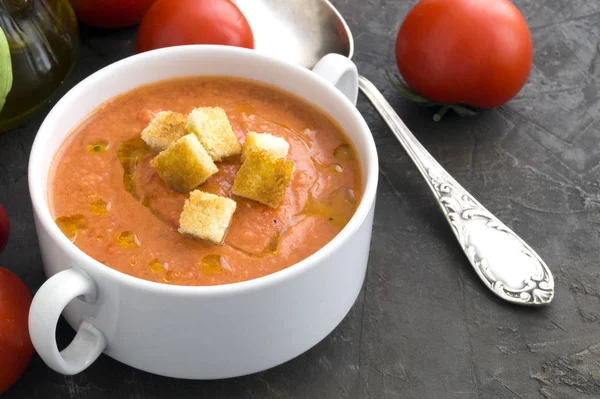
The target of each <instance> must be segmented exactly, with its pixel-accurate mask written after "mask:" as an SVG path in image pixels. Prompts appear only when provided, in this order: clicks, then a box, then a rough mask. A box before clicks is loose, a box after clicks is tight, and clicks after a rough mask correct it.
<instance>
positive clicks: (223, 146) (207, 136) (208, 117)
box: [185, 107, 242, 162]
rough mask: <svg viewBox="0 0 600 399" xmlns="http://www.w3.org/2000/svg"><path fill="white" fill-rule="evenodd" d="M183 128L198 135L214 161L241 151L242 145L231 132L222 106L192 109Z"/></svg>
mask: <svg viewBox="0 0 600 399" xmlns="http://www.w3.org/2000/svg"><path fill="white" fill-rule="evenodd" d="M185 128H186V129H187V131H188V132H189V133H194V134H195V135H196V136H197V137H198V140H200V143H201V144H202V146H203V147H204V148H205V149H206V151H207V152H208V154H209V155H210V156H211V158H212V159H213V161H215V162H218V161H221V160H223V159H224V158H227V157H230V156H232V155H237V154H239V153H240V152H242V145H241V144H240V142H239V141H238V139H237V137H236V136H235V133H233V129H232V128H231V124H230V123H229V119H227V114H226V113H225V111H223V109H222V108H219V107H214V108H212V107H203V108H196V109H194V110H193V111H192V112H191V113H190V114H189V116H188V120H187V124H186V126H185Z"/></svg>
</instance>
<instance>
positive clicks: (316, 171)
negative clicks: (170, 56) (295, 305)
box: [49, 76, 362, 285]
mask: <svg viewBox="0 0 600 399" xmlns="http://www.w3.org/2000/svg"><path fill="white" fill-rule="evenodd" d="M50 182H51V184H50V185H49V198H50V208H51V212H52V214H53V217H54V218H55V220H56V223H57V225H58V226H59V227H60V229H61V230H62V232H63V233H64V234H65V235H66V236H67V237H68V238H69V239H70V240H71V241H72V242H73V243H74V244H75V245H76V246H77V247H79V248H80V249H81V250H82V251H84V252H85V253H87V254H88V255H89V256H91V257H93V258H94V259H96V260H98V261H99V262H101V263H103V264H105V265H107V266H109V267H111V268H113V269H115V270H118V271H120V272H123V273H126V274H129V275H132V276H135V277H138V278H142V279H146V280H150V281H156V282H161V283H168V284H177V285H217V284H227V283H234V282H239V281H244V280H250V279H254V278H257V277H261V276H265V275H268V274H270V273H274V272H276V271H278V270H281V269H284V268H286V267H289V266H291V265H293V264H295V263H297V262H299V261H301V260H303V259H305V258H307V257H308V256H310V255H311V254H313V253H315V252H316V251H317V250H319V249H320V248H322V247H323V246H324V245H325V244H327V243H328V242H329V241H330V240H331V239H333V238H334V237H335V236H336V234H338V233H339V232H340V231H341V230H342V228H343V227H344V226H345V225H346V224H347V223H348V221H349V220H350V218H351V217H352V215H353V213H354V211H355V209H356V207H357V205H358V203H359V200H360V196H361V190H362V181H361V170H360V165H359V162H358V160H357V159H356V158H355V151H354V149H353V147H352V144H351V142H350V140H349V139H348V138H347V137H346V136H345V134H344V133H343V131H342V130H341V128H340V127H339V126H338V125H337V124H336V123H335V122H334V121H333V120H332V119H331V118H330V117H329V116H328V115H327V114H325V113H324V112H323V111H321V110H319V109H317V108H316V107H315V106H313V105H311V104H309V103H308V102H306V101H304V100H302V99H300V98H298V97H296V96H294V95H292V94H290V93H286V92H284V91H282V90H281V89H278V88H276V87H272V86H269V85H266V84H263V83H258V82H254V81H250V80H246V79H238V78H232V77H219V76H209V77H186V78H177V79H171V80H165V81H161V82H158V83H153V84H150V85H146V86H142V87H139V88H136V89H134V90H132V91H129V92H127V93H125V94H122V95H119V96H117V97H115V98H113V99H111V100H110V101H108V102H106V103H104V104H102V105H101V106H99V107H98V108H97V109H96V110H95V111H94V112H93V113H92V114H91V115H90V116H89V117H88V118H87V119H86V120H85V121H84V122H83V123H82V124H81V125H80V126H79V127H78V128H77V129H75V131H74V132H73V133H72V134H71V135H70V136H69V137H68V138H67V139H66V140H65V142H64V143H63V145H62V147H61V149H60V151H59V152H58V153H57V155H56V157H55V159H54V161H53V166H52V169H51V175H50Z"/></svg>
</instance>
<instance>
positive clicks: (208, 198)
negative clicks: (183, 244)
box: [179, 190, 236, 244]
mask: <svg viewBox="0 0 600 399" xmlns="http://www.w3.org/2000/svg"><path fill="white" fill-rule="evenodd" d="M235 207H236V203H235V201H234V200H232V199H229V198H225V197H220V196H218V195H215V194H210V193H205V192H203V191H200V190H194V191H192V192H191V193H190V198H188V199H187V200H185V204H184V205H183V212H181V215H180V216H179V232H180V233H181V234H185V235H187V236H191V237H195V238H200V239H203V240H207V241H210V242H212V243H214V244H222V243H223V239H224V238H225V233H227V229H228V228H229V225H230V224H231V218H232V217H233V213H234V212H235Z"/></svg>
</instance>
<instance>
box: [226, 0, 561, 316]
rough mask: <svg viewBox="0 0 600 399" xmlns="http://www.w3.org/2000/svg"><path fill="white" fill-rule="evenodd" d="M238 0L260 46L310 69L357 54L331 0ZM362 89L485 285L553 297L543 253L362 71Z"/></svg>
mask: <svg viewBox="0 0 600 399" xmlns="http://www.w3.org/2000/svg"><path fill="white" fill-rule="evenodd" d="M234 1H235V2H236V3H237V5H238V6H239V7H240V9H241V10H242V12H243V13H244V14H245V15H246V18H247V19H248V21H249V23H250V25H251V27H252V30H253V32H254V39H255V44H256V50H257V51H261V52H264V53H267V54H270V55H273V56H275V57H278V58H282V59H285V60H288V61H290V62H296V63H298V64H300V65H303V66H305V67H307V68H312V67H313V66H314V65H315V64H316V63H317V61H318V60H319V59H320V58H321V57H323V56H324V55H326V54H328V53H338V54H342V55H345V56H347V57H348V58H352V55H353V52H354V42H353V39H352V33H351V32H350V29H349V28H348V25H347V24H346V22H345V21H344V19H343V18H342V16H341V15H340V13H339V12H338V11H337V10H336V9H335V8H334V7H333V5H332V4H331V3H330V2H329V1H328V0H286V1H281V0H234ZM359 88H360V90H361V91H362V92H363V94H364V95H365V96H366V97H367V98H368V99H369V101H370V102H371V103H372V104H373V106H374V107H375V109H377V111H379V114H380V115H381V116H382V117H383V119H384V120H385V122H386V123H387V124H388V126H389V127H390V129H391V130H392V133H394V135H395V136H396V138H397V139H398V141H399V142H400V144H401V145H402V146H403V147H404V149H405V150H406V152H407V153H408V155H409V156H410V158H411V159H412V160H413V162H414V163H415V164H416V165H417V167H418V169H419V171H420V172H421V174H422V175H423V177H424V178H425V180H426V181H427V184H428V185H429V188H431V191H432V192H433V194H434V195H435V197H436V198H437V200H438V203H439V204H440V208H441V209H442V212H443V213H444V215H445V216H446V219H447V220H448V222H449V223H450V225H451V226H452V231H454V234H455V235H456V238H457V239H458V242H459V244H460V246H461V248H462V249H463V251H464V252H465V254H466V255H467V258H468V259H469V261H470V262H471V265H472V266H473V268H474V269H475V271H476V272H477V274H478V275H479V277H480V278H481V280H482V281H483V282H484V283H485V285H486V286H487V287H488V288H489V289H491V290H492V291H493V292H494V293H495V294H496V295H498V296H499V297H500V298H502V299H505V300H507V301H509V302H512V303H516V304H520V305H544V304H548V303H550V302H551V301H552V298H553V297H554V280H553V278H552V273H551V272H550V270H549V269H548V266H546V264H545V263H544V261H543V260H542V259H541V258H540V257H539V256H538V254H536V253H535V251H534V250H533V249H532V248H531V247H530V246H529V245H528V244H527V243H525V242H524V241H523V240H522V239H521V238H519V237H518V236H517V235H516V234H515V233H514V232H513V231H512V230H511V229H509V228H508V227H507V226H506V225H505V224H504V223H502V222H501V221H500V220H498V219H497V218H496V217H495V216H494V215H492V214H491V213H490V212H489V211H488V210H487V209H485V208H484V207H483V206H482V205H481V204H480V203H479V202H478V201H477V200H476V199H475V198H474V197H473V196H472V195H471V194H469V193H468V192H467V191H466V190H465V189H464V188H463V187H461V185H460V184H458V182H457V181H456V180H454V179H453V178H452V176H450V175H449V174H448V172H446V171H445V170H444V168H442V166H441V165H440V164H439V163H438V162H437V161H436V160H435V159H434V158H433V157H432V156H431V155H430V154H429V153H428V152H427V150H425V148H424V147H423V146H422V145H421V143H419V141H417V139H416V138H415V136H414V135H413V134H412V133H411V132H410V130H409V129H408V127H406V125H405V124H404V122H402V120H401V119H400V117H399V116H398V115H397V114H396V112H395V111H394V109H393V108H392V106H391V105H390V104H389V103H388V102H387V101H386V99H385V98H384V97H383V95H382V94H381V93H380V92H379V90H377V88H376V87H375V86H374V85H373V84H372V83H371V82H369V80H367V79H366V78H365V77H363V76H361V77H360V78H359Z"/></svg>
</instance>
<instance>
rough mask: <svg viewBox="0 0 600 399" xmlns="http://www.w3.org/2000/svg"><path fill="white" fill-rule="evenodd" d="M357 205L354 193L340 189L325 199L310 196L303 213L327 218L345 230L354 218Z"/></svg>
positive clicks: (347, 189) (346, 189)
mask: <svg viewBox="0 0 600 399" xmlns="http://www.w3.org/2000/svg"><path fill="white" fill-rule="evenodd" d="M355 205H356V197H355V195H354V191H353V190H351V189H349V188H338V189H336V190H334V191H332V192H331V193H330V194H329V195H328V196H327V197H325V198H319V199H316V198H314V197H313V196H312V194H309V195H308V198H307V200H306V205H305V207H304V211H303V212H302V213H304V214H306V215H309V216H321V217H324V218H327V219H329V221H330V222H331V223H332V224H333V225H334V226H337V227H339V228H343V227H344V226H345V225H346V224H347V223H348V222H349V221H350V218H352V215H353V214H354V208H355Z"/></svg>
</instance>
